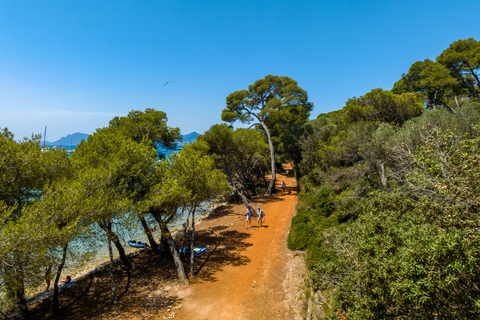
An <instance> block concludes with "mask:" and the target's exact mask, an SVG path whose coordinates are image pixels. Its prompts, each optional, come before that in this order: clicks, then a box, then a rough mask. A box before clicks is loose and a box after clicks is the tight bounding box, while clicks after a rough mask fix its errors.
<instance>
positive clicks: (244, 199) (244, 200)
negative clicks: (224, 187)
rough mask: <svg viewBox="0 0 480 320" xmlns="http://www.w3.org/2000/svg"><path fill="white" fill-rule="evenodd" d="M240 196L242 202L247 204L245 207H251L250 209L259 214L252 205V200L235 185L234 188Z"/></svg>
mask: <svg viewBox="0 0 480 320" xmlns="http://www.w3.org/2000/svg"><path fill="white" fill-rule="evenodd" d="M232 191H233V192H234V193H235V194H236V195H237V196H238V197H240V199H242V202H243V204H244V205H245V207H247V208H249V209H252V210H253V213H254V214H255V215H256V214H257V211H256V210H255V209H254V208H253V207H252V206H251V205H250V202H249V201H248V199H247V197H246V196H245V195H244V194H243V193H242V192H240V190H238V189H237V187H236V186H235V185H233V190H232Z"/></svg>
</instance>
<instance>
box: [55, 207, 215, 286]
mask: <svg viewBox="0 0 480 320" xmlns="http://www.w3.org/2000/svg"><path fill="white" fill-rule="evenodd" d="M211 207H212V203H211V202H205V203H203V204H202V205H201V206H200V207H199V208H197V210H196V211H195V221H196V222H199V221H201V219H202V218H203V217H204V216H206V215H207V214H208V213H209V210H210V208H211ZM187 215H188V212H187V210H185V211H184V212H183V214H182V213H181V209H179V211H178V217H177V218H176V219H175V220H174V221H172V222H171V223H169V224H168V228H169V230H170V231H171V232H172V233H174V232H175V231H180V230H183V228H182V225H183V223H185V222H186V219H187ZM132 220H133V221H135V220H138V218H136V217H135V216H132ZM146 220H147V223H148V225H149V227H150V228H151V230H152V232H153V236H154V238H155V240H156V241H157V242H158V239H159V238H160V231H159V227H158V223H157V222H156V221H155V220H154V219H153V217H151V216H149V217H148V216H147V217H146ZM112 229H113V231H114V232H115V233H116V234H117V235H118V237H119V238H120V242H121V243H122V245H123V247H124V249H125V252H126V253H127V254H128V253H130V252H133V251H136V250H138V249H135V248H132V247H130V246H129V245H128V244H127V242H128V241H130V240H136V241H142V242H145V243H148V239H147V236H146V235H145V233H144V230H143V227H142V226H141V224H140V222H136V223H131V224H130V226H128V227H127V226H125V223H120V222H118V221H117V223H115V222H114V223H113V227H112ZM90 232H91V233H93V234H95V238H96V239H95V240H96V241H94V242H93V243H89V244H87V246H89V247H88V248H86V247H85V245H86V244H85V243H84V242H77V243H75V242H74V243H72V244H71V246H70V249H71V254H70V255H69V259H68V260H67V263H66V266H65V268H64V270H63V272H62V277H65V276H67V275H70V276H72V277H74V278H75V277H77V276H79V275H81V274H85V273H87V272H89V271H91V270H92V269H94V268H95V267H96V266H98V265H100V264H102V263H104V262H107V261H108V260H109V253H108V243H107V237H106V234H105V232H104V231H103V230H101V229H100V228H99V227H98V226H97V225H92V226H91V230H90ZM112 248H113V252H114V257H115V258H116V257H118V252H117V249H116V248H115V246H114V245H113V244H112ZM86 250H90V251H93V252H92V253H91V256H93V257H91V258H89V259H88V262H87V263H82V262H81V261H78V259H81V258H79V257H80V256H81V253H83V252H81V251H86Z"/></svg>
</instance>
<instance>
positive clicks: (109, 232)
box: [99, 222, 132, 269]
mask: <svg viewBox="0 0 480 320" xmlns="http://www.w3.org/2000/svg"><path fill="white" fill-rule="evenodd" d="M99 225H100V227H101V228H102V229H103V231H105V232H106V233H107V236H108V238H109V239H111V241H112V242H113V244H115V247H116V248H117V251H118V255H119V256H120V261H122V264H123V265H124V266H125V268H127V269H130V268H131V267H132V264H131V263H130V261H129V260H128V258H127V255H126V254H125V249H123V246H122V244H121V243H120V239H118V236H117V235H116V234H115V232H113V231H112V224H111V223H110V222H107V223H103V222H102V223H99Z"/></svg>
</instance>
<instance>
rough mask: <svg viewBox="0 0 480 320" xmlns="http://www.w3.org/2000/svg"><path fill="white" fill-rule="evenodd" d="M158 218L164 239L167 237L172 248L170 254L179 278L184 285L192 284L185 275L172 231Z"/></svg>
mask: <svg viewBox="0 0 480 320" xmlns="http://www.w3.org/2000/svg"><path fill="white" fill-rule="evenodd" d="M154 216H157V215H154ZM157 218H158V219H157V221H158V222H159V224H160V230H161V231H162V237H163V236H165V239H166V240H167V243H168V246H169V248H170V253H171V254H172V256H173V261H174V262H175V266H176V267H177V273H178V278H179V279H180V282H182V283H183V284H190V283H189V281H188V278H187V275H186V273H185V268H184V267H183V263H182V260H181V259H180V255H179V254H178V251H177V247H176V246H175V242H174V241H173V238H172V234H171V233H170V230H168V227H167V224H166V223H165V221H163V220H162V218H160V217H159V216H157Z"/></svg>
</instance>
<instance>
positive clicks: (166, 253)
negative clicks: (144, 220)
mask: <svg viewBox="0 0 480 320" xmlns="http://www.w3.org/2000/svg"><path fill="white" fill-rule="evenodd" d="M150 213H151V214H152V216H153V218H155V221H157V223H158V225H159V226H160V252H159V253H160V256H161V257H162V258H165V259H173V256H172V254H171V253H170V249H167V248H169V245H168V241H167V239H166V236H165V233H164V232H163V230H162V224H163V223H164V222H163V220H162V218H161V213H160V212H157V211H155V210H153V209H151V210H150Z"/></svg>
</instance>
